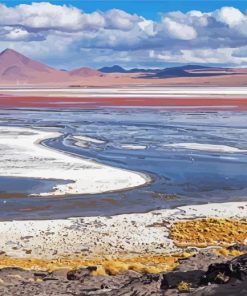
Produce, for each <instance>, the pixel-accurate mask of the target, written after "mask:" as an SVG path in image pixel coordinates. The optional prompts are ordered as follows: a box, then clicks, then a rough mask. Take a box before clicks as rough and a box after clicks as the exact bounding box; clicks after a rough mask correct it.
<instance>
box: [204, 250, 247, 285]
mask: <svg viewBox="0 0 247 296" xmlns="http://www.w3.org/2000/svg"><path fill="white" fill-rule="evenodd" d="M246 279H247V254H244V255H241V256H238V257H235V258H234V259H232V260H230V261H228V262H226V263H215V264H211V265H210V266H209V268H208V271H207V272H206V273H205V275H204V276H203V277H202V280H201V283H202V284H208V283H216V284H225V283H227V282H229V281H234V280H246Z"/></svg>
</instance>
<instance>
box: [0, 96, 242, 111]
mask: <svg viewBox="0 0 247 296" xmlns="http://www.w3.org/2000/svg"><path fill="white" fill-rule="evenodd" d="M105 106H116V107H118V106H123V107H124V106H130V107H145V106H147V107H148V106H149V107H150V106H151V107H159V106H160V107H164V108H165V107H177V108H178V109H183V107H186V108H188V107H198V108H199V109H207V108H210V109H213V107H217V110H219V109H221V110H222V109H228V108H231V110H247V98H212V97H210V98H205V97H204V98H157V97H154V98H152V97H150V98H131V97H127V98H126V97H114V98H78V97H42V96H39V97H37V96H35V97H31V96H28V97H27V96H25V97H24V96H6V95H0V108H18V107H19V108H59V109H67V108H81V109H83V108H97V107H105Z"/></svg>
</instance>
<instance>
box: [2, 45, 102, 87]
mask: <svg viewBox="0 0 247 296" xmlns="http://www.w3.org/2000/svg"><path fill="white" fill-rule="evenodd" d="M102 75H104V74H102V73H100V72H99V71H97V70H94V69H91V68H79V69H75V70H73V71H70V72H68V71H64V70H57V69H54V68H52V67H49V66H47V65H45V64H42V63H40V62H37V61H34V60H32V59H29V58H28V57H26V56H24V55H22V54H20V53H18V52H17V51H15V50H13V49H6V50H4V51H3V52H2V53H0V84H1V85H42V84H44V85H56V84H58V85H71V84H78V85H80V84H81V83H82V81H83V78H87V77H93V76H98V77H99V76H102Z"/></svg>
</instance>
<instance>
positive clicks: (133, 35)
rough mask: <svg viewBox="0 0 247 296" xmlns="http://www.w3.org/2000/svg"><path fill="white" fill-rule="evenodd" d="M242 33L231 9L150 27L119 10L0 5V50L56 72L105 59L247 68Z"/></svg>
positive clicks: (242, 16) (170, 16)
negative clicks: (35, 60) (48, 65)
mask: <svg viewBox="0 0 247 296" xmlns="http://www.w3.org/2000/svg"><path fill="white" fill-rule="evenodd" d="M161 13H162V12H161ZM246 28H247V15H246V13H244V12H241V11H240V10H238V9H236V8H234V7H222V8H220V9H217V10H215V11H212V12H207V13H205V12H202V11H198V10H192V11H189V12H187V13H182V12H180V11H175V12H168V13H163V14H161V17H160V19H159V20H156V21H154V20H150V19H146V18H144V17H143V16H139V15H136V14H130V13H127V12H125V11H122V10H119V9H111V10H109V11H106V12H102V11H94V12H92V13H85V12H83V11H81V10H80V9H78V8H76V7H73V6H66V5H54V4H51V3H49V2H39V3H32V4H20V5H17V6H15V7H7V6H6V5H1V4H0V49H4V48H6V47H11V48H14V49H16V50H18V51H21V52H22V53H24V54H27V55H29V56H31V57H33V58H38V59H41V60H42V61H45V62H53V64H54V63H55V64H57V65H59V66H60V65H64V62H63V61H64V60H68V64H71V63H72V59H77V60H81V61H82V64H85V63H88V62H91V64H92V65H97V63H101V62H103V61H104V60H105V61H108V59H109V57H110V60H111V57H112V60H113V59H114V61H112V62H117V61H120V62H121V61H122V62H125V63H126V64H127V63H129V64H130V63H134V64H138V63H139V64H142V65H143V64H145V63H146V64H147V65H152V64H153V65H159V64H160V63H169V62H171V63H188V62H189V63H209V64H210V63H212V64H237V65H241V63H242V64H243V63H246V55H247V54H246V52H247V51H246V48H247V30H246ZM82 53H83V54H84V57H85V62H84V63H83V56H82ZM107 58H108V59H107ZM133 66H134V65H133ZM161 66H162V65H161Z"/></svg>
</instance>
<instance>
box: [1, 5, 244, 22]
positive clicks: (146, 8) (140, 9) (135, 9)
mask: <svg viewBox="0 0 247 296" xmlns="http://www.w3.org/2000/svg"><path fill="white" fill-rule="evenodd" d="M32 2H34V1H15V0H8V1H2V3H5V4H6V5H8V6H15V5H18V4H21V3H23V4H31V3H32ZM35 2H44V1H35ZM49 2H50V3H53V4H56V5H63V4H65V5H72V6H76V7H78V8H80V9H82V10H83V11H85V12H93V11H95V10H101V11H107V10H109V9H112V8H118V9H122V10H124V11H127V12H129V13H137V14H141V15H143V16H145V17H146V18H150V19H153V20H157V18H158V17H159V14H160V13H163V12H168V11H175V10H179V11H182V12H187V11H190V10H195V9H196V10H200V11H203V12H209V11H213V10H216V9H219V8H221V7H222V6H233V7H236V8H238V9H240V10H242V11H245V10H246V9H247V0H240V1H239V0H237V1H232V0H229V1H227V0H201V1H197V0H194V1H190V0H170V1H167V0H159V1H157V0H153V1H150V0H125V1H121V0H120V1H115V0H112V1H107V0H84V1H80V0H74V1H73V0H72V1H49Z"/></svg>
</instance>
